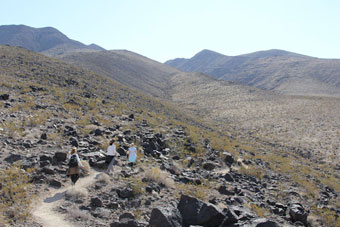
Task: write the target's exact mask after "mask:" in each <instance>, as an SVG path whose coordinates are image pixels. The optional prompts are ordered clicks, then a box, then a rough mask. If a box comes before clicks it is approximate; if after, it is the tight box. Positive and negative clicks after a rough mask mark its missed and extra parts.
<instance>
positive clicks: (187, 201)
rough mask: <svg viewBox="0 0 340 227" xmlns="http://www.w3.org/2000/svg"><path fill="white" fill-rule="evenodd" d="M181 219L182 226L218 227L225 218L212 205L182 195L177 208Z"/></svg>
mask: <svg viewBox="0 0 340 227" xmlns="http://www.w3.org/2000/svg"><path fill="white" fill-rule="evenodd" d="M177 208H178V210H179V211H180V213H181V215H182V218H183V225H184V226H190V225H201V226H205V227H215V226H219V225H220V224H221V223H222V222H223V220H224V218H225V216H224V214H223V213H222V212H221V211H220V210H219V209H218V208H217V207H215V206H214V205H212V204H210V203H203V202H202V201H201V200H199V199H197V198H194V197H191V196H187V195H182V196H181V199H180V201H179V203H178V206H177Z"/></svg>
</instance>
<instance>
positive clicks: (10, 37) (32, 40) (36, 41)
mask: <svg viewBox="0 0 340 227" xmlns="http://www.w3.org/2000/svg"><path fill="white" fill-rule="evenodd" d="M0 44H7V45H10V46H21V47H24V48H26V49H29V50H33V51H35V52H41V53H44V54H46V55H49V56H57V55H62V54H65V53H68V52H73V51H89V50H90V51H98V50H104V49H103V48H101V47H99V46H97V45H95V46H94V44H92V45H89V46H87V45H85V44H83V43H81V42H78V41H75V40H72V39H69V38H68V37H67V36H66V35H65V34H63V33H62V32H60V31H59V30H57V29H56V28H53V27H43V28H33V27H29V26H26V25H2V26H0Z"/></svg>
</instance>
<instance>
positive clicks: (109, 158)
mask: <svg viewBox="0 0 340 227" xmlns="http://www.w3.org/2000/svg"><path fill="white" fill-rule="evenodd" d="M115 163H116V160H115V157H114V156H111V155H108V156H106V164H108V167H107V169H106V172H107V173H109V172H110V171H111V169H112V166H113V165H114V164H115Z"/></svg>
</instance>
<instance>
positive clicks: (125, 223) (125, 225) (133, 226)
mask: <svg viewBox="0 0 340 227" xmlns="http://www.w3.org/2000/svg"><path fill="white" fill-rule="evenodd" d="M110 227H141V225H140V224H138V222H137V221H136V220H131V219H123V220H121V221H119V222H113V223H111V225H110Z"/></svg>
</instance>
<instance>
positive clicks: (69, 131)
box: [64, 125, 78, 137]
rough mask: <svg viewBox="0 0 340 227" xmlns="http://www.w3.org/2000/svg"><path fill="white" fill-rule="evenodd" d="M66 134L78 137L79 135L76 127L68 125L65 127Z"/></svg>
mask: <svg viewBox="0 0 340 227" xmlns="http://www.w3.org/2000/svg"><path fill="white" fill-rule="evenodd" d="M64 135H65V136H73V137H77V136H78V133H77V131H76V129H75V128H73V127H71V126H68V125H66V126H65V128H64Z"/></svg>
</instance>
